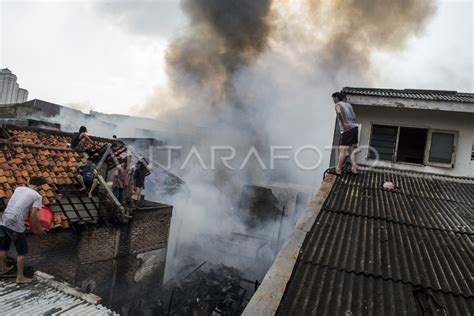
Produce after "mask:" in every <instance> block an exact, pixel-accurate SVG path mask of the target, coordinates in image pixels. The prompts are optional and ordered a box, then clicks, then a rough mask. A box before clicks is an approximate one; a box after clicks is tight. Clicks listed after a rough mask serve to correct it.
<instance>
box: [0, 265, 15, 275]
mask: <svg viewBox="0 0 474 316" xmlns="http://www.w3.org/2000/svg"><path fill="white" fill-rule="evenodd" d="M11 270H13V266H11V267H6V268H5V269H4V270H0V274H7V273H8V272H10V271H11Z"/></svg>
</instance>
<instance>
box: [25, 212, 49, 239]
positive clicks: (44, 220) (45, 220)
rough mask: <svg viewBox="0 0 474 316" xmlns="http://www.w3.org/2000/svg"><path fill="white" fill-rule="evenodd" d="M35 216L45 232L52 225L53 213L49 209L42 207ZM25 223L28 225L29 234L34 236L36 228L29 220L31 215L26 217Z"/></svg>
mask: <svg viewBox="0 0 474 316" xmlns="http://www.w3.org/2000/svg"><path fill="white" fill-rule="evenodd" d="M36 214H38V219H39V221H40V224H41V226H43V228H44V229H45V230H48V229H49V228H50V227H51V224H52V223H53V217H54V216H53V211H52V210H51V209H50V208H47V207H46V206H42V207H41V208H40V209H39V210H38V212H37V213H36ZM26 221H27V222H28V224H29V225H30V229H31V232H32V233H33V234H36V233H37V231H36V226H35V224H34V223H33V220H32V219H31V213H30V214H29V215H28V218H27V219H26Z"/></svg>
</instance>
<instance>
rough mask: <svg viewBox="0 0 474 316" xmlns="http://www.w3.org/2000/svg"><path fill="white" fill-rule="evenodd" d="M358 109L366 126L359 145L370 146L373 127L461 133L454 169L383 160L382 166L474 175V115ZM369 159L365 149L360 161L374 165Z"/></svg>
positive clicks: (361, 121)
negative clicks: (473, 153) (396, 126)
mask: <svg viewBox="0 0 474 316" xmlns="http://www.w3.org/2000/svg"><path fill="white" fill-rule="evenodd" d="M354 109H355V112H356V115H357V121H358V123H360V124H362V128H361V131H360V142H359V145H367V146H368V145H369V143H370V136H371V128H372V124H387V125H399V126H408V127H420V128H428V129H430V128H431V129H440V130H448V131H458V132H459V134H458V139H457V146H456V154H455V162H454V167H453V168H443V167H434V166H428V165H426V166H425V165H414V164H405V163H396V162H389V161H380V162H379V163H378V166H383V167H392V168H398V169H403V170H415V171H422V172H430V173H437V174H447V175H454V176H471V177H472V176H474V162H473V161H471V152H472V147H473V143H474V124H473V122H474V113H460V112H446V111H435V110H420V109H412V108H388V107H374V106H362V105H355V106H354ZM367 156H368V150H367V149H364V150H362V152H361V153H359V154H358V156H357V161H358V162H359V163H363V164H372V163H373V161H372V160H369V159H368V158H367Z"/></svg>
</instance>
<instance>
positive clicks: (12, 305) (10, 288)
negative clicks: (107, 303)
mask: <svg viewBox="0 0 474 316" xmlns="http://www.w3.org/2000/svg"><path fill="white" fill-rule="evenodd" d="M0 314H1V315H5V316H6V315H12V316H17V315H25V316H26V315H117V314H116V313H114V312H113V311H111V310H110V309H108V308H106V307H104V306H102V305H95V304H91V303H88V302H86V301H85V300H82V299H80V298H77V297H74V296H72V295H68V294H66V293H64V292H62V291H60V290H57V289H54V288H52V287H50V286H48V285H46V284H45V283H42V282H37V283H35V284H32V285H22V286H18V285H16V284H15V282H14V280H13V281H11V280H7V279H4V280H2V279H0Z"/></svg>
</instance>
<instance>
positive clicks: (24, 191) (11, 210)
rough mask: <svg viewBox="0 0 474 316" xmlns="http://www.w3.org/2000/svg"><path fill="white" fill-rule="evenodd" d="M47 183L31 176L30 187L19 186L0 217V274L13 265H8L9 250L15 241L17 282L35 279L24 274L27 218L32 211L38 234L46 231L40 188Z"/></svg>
mask: <svg viewBox="0 0 474 316" xmlns="http://www.w3.org/2000/svg"><path fill="white" fill-rule="evenodd" d="M44 183H45V181H44V179H43V178H40V177H31V179H30V181H29V183H28V187H17V188H16V189H15V192H14V193H13V195H12V197H11V199H10V200H9V201H8V205H7V207H6V208H5V211H4V212H3V215H2V218H1V219H0V274H5V273H8V272H9V271H11V270H12V269H13V267H8V266H7V252H8V250H9V249H10V245H11V243H12V242H13V244H14V245H15V249H16V252H17V254H18V257H17V274H16V283H17V284H24V283H31V282H32V281H33V280H32V279H30V278H26V277H25V276H24V275H23V271H24V268H25V261H26V255H27V254H28V244H27V242H26V239H25V220H26V218H27V217H28V213H29V212H30V211H31V219H32V221H33V224H34V225H35V226H36V229H37V232H38V234H42V233H44V229H43V227H42V226H41V224H40V222H39V219H38V214H37V212H38V210H39V209H40V208H41V204H42V200H43V198H42V197H41V195H40V194H39V193H38V190H39V189H40V188H41V186H42V185H43V184H44Z"/></svg>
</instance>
